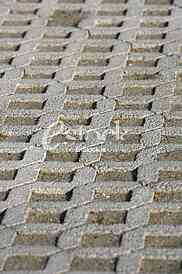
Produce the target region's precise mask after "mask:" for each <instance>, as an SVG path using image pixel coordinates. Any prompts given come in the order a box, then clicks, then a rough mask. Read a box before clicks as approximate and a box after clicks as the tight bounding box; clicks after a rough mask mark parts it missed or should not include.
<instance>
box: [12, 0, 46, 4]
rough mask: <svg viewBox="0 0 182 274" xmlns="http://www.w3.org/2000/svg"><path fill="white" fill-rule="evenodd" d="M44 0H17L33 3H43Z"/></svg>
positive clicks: (18, 0)
mask: <svg viewBox="0 0 182 274" xmlns="http://www.w3.org/2000/svg"><path fill="white" fill-rule="evenodd" d="M42 1H43V0H17V2H19V3H28V4H30V3H32V4H35V3H36V4H38V3H41V2H42Z"/></svg>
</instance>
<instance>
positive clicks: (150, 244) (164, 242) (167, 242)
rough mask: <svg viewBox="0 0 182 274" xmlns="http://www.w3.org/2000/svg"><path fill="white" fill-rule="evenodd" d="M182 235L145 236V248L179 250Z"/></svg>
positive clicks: (181, 243) (181, 245)
mask: <svg viewBox="0 0 182 274" xmlns="http://www.w3.org/2000/svg"><path fill="white" fill-rule="evenodd" d="M181 247H182V235H179V236H175V235H152V234H151V235H146V236H145V248H181Z"/></svg>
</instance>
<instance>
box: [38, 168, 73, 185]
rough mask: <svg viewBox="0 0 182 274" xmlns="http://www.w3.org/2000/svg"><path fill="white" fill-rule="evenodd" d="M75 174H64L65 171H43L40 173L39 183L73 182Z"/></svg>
mask: <svg viewBox="0 0 182 274" xmlns="http://www.w3.org/2000/svg"><path fill="white" fill-rule="evenodd" d="M73 175H74V173H73V172H64V171H59V170H55V171H54V170H49V169H46V168H44V169H41V170H40V172H39V177H38V181H43V182H50V181H54V182H63V181H66V182H71V180H72V177H73Z"/></svg>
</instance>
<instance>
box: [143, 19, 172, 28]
mask: <svg viewBox="0 0 182 274" xmlns="http://www.w3.org/2000/svg"><path fill="white" fill-rule="evenodd" d="M141 27H142V28H166V27H168V22H161V21H157V20H155V21H147V20H146V21H143V22H142V23H141Z"/></svg>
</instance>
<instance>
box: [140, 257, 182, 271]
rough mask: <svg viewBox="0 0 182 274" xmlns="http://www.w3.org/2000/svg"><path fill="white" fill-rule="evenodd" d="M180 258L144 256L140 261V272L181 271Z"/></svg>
mask: <svg viewBox="0 0 182 274" xmlns="http://www.w3.org/2000/svg"><path fill="white" fill-rule="evenodd" d="M181 271H182V267H181V260H177V259H175V258H174V259H170V258H169V259H167V258H166V260H165V259H163V258H159V259H158V258H157V259H155V258H153V259H147V258H144V259H142V261H141V266H140V273H181Z"/></svg>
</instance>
